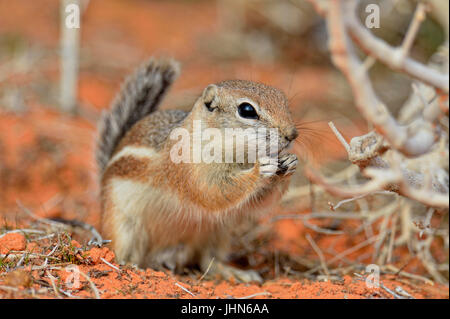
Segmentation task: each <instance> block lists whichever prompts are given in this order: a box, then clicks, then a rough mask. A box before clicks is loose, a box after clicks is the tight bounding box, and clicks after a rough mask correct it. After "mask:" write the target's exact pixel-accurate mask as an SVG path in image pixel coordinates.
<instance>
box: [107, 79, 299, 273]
mask: <svg viewBox="0 0 450 319" xmlns="http://www.w3.org/2000/svg"><path fill="white" fill-rule="evenodd" d="M242 99H245V100H246V101H247V100H248V101H250V102H251V103H256V104H257V105H255V107H256V108H258V114H259V117H260V118H259V120H258V121H253V122H249V121H246V120H239V118H236V116H237V115H236V109H237V105H238V104H239V103H240V102H239V101H240V100H242ZM206 105H208V106H209V108H208V107H206ZM194 120H201V122H202V123H203V124H202V125H204V126H205V127H211V128H219V129H223V128H227V127H230V128H237V127H239V128H247V127H265V128H277V129H278V130H279V132H280V134H281V136H282V137H283V138H282V139H281V142H280V147H281V149H284V148H285V147H287V146H288V145H289V142H290V141H292V139H293V138H295V137H296V134H297V132H296V130H295V125H294V124H293V122H292V120H291V116H290V114H289V110H288V107H287V100H286V97H285V96H284V94H283V93H282V92H280V91H279V90H277V89H275V88H272V87H269V86H267V85H264V84H260V83H254V82H249V81H241V80H236V81H225V82H221V83H219V84H217V85H212V86H209V87H208V88H207V89H205V91H204V93H203V95H202V96H201V97H200V98H199V99H198V100H197V102H196V103H195V105H194V107H193V109H192V111H191V112H190V113H185V112H182V111H177V110H172V111H153V113H151V114H149V115H146V116H145V117H143V118H142V119H140V120H139V121H137V122H136V123H135V124H134V125H133V126H132V127H131V128H130V129H129V130H128V131H127V132H126V133H125V134H124V136H123V137H122V138H121V139H120V140H119V141H118V143H117V146H116V147H115V149H114V150H113V152H112V154H111V156H110V159H109V163H108V164H107V165H106V166H105V170H104V173H103V175H102V179H101V185H102V211H103V214H102V225H103V232H104V234H105V236H107V238H108V239H111V240H112V246H113V248H114V250H115V251H116V255H117V257H118V259H119V260H121V261H124V262H131V263H136V264H138V265H140V266H143V267H146V266H151V267H169V268H173V269H175V270H177V269H182V268H183V267H184V266H185V265H189V264H192V263H198V264H200V266H201V267H203V268H204V267H205V266H207V265H208V262H207V261H208V260H210V259H211V258H212V257H217V258H218V261H219V262H220V261H222V260H223V259H224V258H225V256H226V251H227V247H228V241H229V230H230V228H231V227H233V225H236V223H239V222H241V221H242V220H243V219H246V218H249V217H252V216H256V215H257V213H258V212H260V211H262V210H267V209H268V208H270V206H271V205H272V204H273V203H275V202H276V201H277V200H278V199H279V198H280V197H281V195H282V194H283V192H284V191H285V190H286V188H287V186H288V182H289V178H288V177H289V176H286V175H284V173H282V172H281V171H280V172H277V173H275V174H274V175H273V176H263V175H262V171H261V167H262V166H261V165H262V164H260V163H259V162H257V163H256V164H239V163H211V164H206V163H179V164H176V163H174V162H172V160H171V159H170V156H169V153H170V149H171V147H172V146H173V145H174V143H175V142H176V141H172V140H170V139H169V138H168V136H169V134H170V132H171V131H172V130H173V129H174V128H177V127H182V128H185V129H187V130H188V131H190V132H191V133H192V130H193V121H194ZM291 162H292V164H290V165H291V167H290V168H291V169H295V166H292V165H296V160H295V161H291ZM280 165H281V164H280ZM290 172H291V171H290ZM228 270H229V269H228ZM251 278H254V277H251Z"/></svg>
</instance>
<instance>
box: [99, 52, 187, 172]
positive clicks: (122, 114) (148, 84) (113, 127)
mask: <svg viewBox="0 0 450 319" xmlns="http://www.w3.org/2000/svg"><path fill="white" fill-rule="evenodd" d="M178 73H179V65H178V63H177V62H176V61H175V60H172V59H155V58H151V59H150V60H149V61H147V62H146V63H144V64H143V65H142V66H140V67H139V68H138V69H137V70H136V71H135V73H134V74H133V75H131V76H130V77H129V78H127V79H126V81H125V82H124V84H123V85H122V88H121V90H120V92H119V94H118V95H117V96H116V98H115V99H114V101H113V103H112V106H111V108H110V110H109V111H106V112H104V113H103V114H102V118H101V120H100V124H99V137H98V142H97V150H96V159H97V164H98V167H99V169H100V172H101V173H102V172H103V171H104V169H105V167H106V164H107V163H108V161H109V159H110V158H111V155H112V153H113V152H114V149H115V148H116V146H117V144H118V143H119V141H120V139H121V138H122V137H123V136H124V135H125V133H126V132H127V131H128V130H129V129H130V128H131V126H133V124H135V123H136V122H137V121H139V120H140V119H141V118H143V117H145V116H146V115H148V114H150V113H152V112H153V111H155V110H156V109H157V107H158V105H159V103H160V102H161V100H162V98H163V96H164V94H165V93H166V92H167V90H168V88H169V87H170V85H171V84H172V83H173V81H174V80H175V79H176V78H177V76H178Z"/></svg>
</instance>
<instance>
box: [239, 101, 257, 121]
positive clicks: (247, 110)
mask: <svg viewBox="0 0 450 319" xmlns="http://www.w3.org/2000/svg"><path fill="white" fill-rule="evenodd" d="M238 112H239V115H240V116H241V117H243V118H245V119H254V120H257V119H258V118H259V116H258V113H256V110H255V108H254V107H253V106H252V105H251V104H250V103H246V102H244V103H241V104H239V106H238Z"/></svg>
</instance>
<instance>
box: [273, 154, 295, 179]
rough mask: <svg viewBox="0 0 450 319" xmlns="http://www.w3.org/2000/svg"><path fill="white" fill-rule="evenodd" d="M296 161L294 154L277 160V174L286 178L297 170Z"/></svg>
mask: <svg viewBox="0 0 450 319" xmlns="http://www.w3.org/2000/svg"><path fill="white" fill-rule="evenodd" d="M297 164H298V159H297V155H295V154H286V155H283V156H281V157H280V158H279V161H278V170H277V174H278V175H282V176H286V175H291V174H293V173H294V172H295V169H296V168H297Z"/></svg>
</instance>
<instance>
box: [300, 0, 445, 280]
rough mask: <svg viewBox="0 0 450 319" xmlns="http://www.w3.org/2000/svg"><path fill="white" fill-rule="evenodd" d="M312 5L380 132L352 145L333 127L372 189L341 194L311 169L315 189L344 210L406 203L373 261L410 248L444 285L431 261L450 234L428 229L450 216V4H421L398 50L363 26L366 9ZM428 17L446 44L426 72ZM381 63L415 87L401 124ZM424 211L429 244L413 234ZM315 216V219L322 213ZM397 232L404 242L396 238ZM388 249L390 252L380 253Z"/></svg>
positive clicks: (384, 226) (352, 3) (426, 0)
mask: <svg viewBox="0 0 450 319" xmlns="http://www.w3.org/2000/svg"><path fill="white" fill-rule="evenodd" d="M309 1H310V2H311V3H312V4H313V5H314V7H315V8H316V10H317V12H318V13H319V14H320V15H322V16H323V17H324V18H325V19H326V23H327V30H328V34H329V42H328V45H329V49H330V53H331V55H332V60H333V62H334V64H335V65H336V66H337V68H338V69H339V70H340V71H341V72H342V73H343V74H344V75H345V77H346V78H347V80H348V82H349V84H350V86H351V89H352V92H353V95H354V98H355V105H356V107H357V109H358V111H359V112H360V114H361V115H362V116H363V117H364V118H365V119H366V120H367V122H368V123H369V125H371V126H372V127H373V128H374V131H371V132H369V133H367V134H365V135H362V136H358V137H354V138H352V139H351V141H350V142H347V141H346V139H345V138H344V137H343V136H342V135H341V133H340V132H339V130H338V129H337V128H336V127H335V126H334V124H333V123H331V122H330V123H329V125H330V128H331V130H332V131H333V132H334V134H335V135H336V137H337V139H338V140H339V141H340V143H341V144H342V145H343V147H344V148H345V150H346V151H347V154H348V159H349V160H350V161H351V162H352V164H355V165H356V166H357V167H358V168H359V171H360V172H361V174H362V176H363V177H364V178H366V179H367V180H366V181H364V182H362V183H361V182H360V183H359V184H358V183H353V184H352V183H349V185H350V184H351V185H350V186H342V185H337V184H336V181H335V182H331V181H330V180H329V179H327V178H325V177H323V176H322V175H321V174H319V173H318V172H316V171H313V170H312V169H309V168H307V169H305V173H306V175H307V177H308V178H309V179H310V180H311V181H312V182H313V183H314V184H317V185H319V186H320V187H322V188H323V189H324V190H325V191H327V192H328V193H330V194H331V195H334V196H337V197H341V198H346V199H348V200H345V201H343V202H345V203H346V202H351V201H353V200H359V201H364V198H365V197H366V196H368V195H375V194H378V193H379V192H380V191H388V192H392V193H397V194H399V195H401V196H399V197H398V198H396V199H395V200H396V202H398V203H399V206H398V207H399V208H400V209H395V210H393V211H390V212H389V213H386V214H384V217H383V221H382V223H381V226H380V227H381V228H380V234H382V236H381V235H378V236H379V237H380V238H379V239H377V240H376V241H375V246H376V247H375V248H376V256H374V258H375V259H376V261H377V262H380V263H381V264H384V262H385V261H387V262H388V263H390V262H391V257H392V250H393V249H394V247H397V246H399V245H402V244H407V246H408V248H409V250H410V252H411V253H412V255H413V256H414V255H415V256H416V257H418V258H419V260H421V262H422V264H423V265H424V267H425V268H426V269H427V271H428V273H429V274H430V275H431V277H433V279H434V280H435V281H437V282H445V281H446V279H445V278H444V277H443V276H442V274H441V273H440V270H442V269H443V270H444V271H447V273H448V264H447V265H438V264H437V261H436V260H434V258H433V256H432V255H431V252H430V246H431V243H432V242H433V240H434V238H435V237H436V236H442V239H443V242H444V244H445V245H446V247H448V229H444V230H442V229H440V230H435V231H434V232H433V231H429V227H430V220H431V217H432V215H433V212H434V211H441V212H442V211H443V210H445V211H446V212H447V214H446V215H442V216H446V217H445V218H448V207H449V176H448V169H449V164H448V161H449V148H448V141H449V137H448V136H449V132H448V129H449V128H448V108H449V107H448V92H449V32H448V20H449V16H448V2H446V1H435V0H423V1H416V3H417V7H416V10H415V12H414V14H413V17H412V20H411V22H410V25H409V28H408V30H407V32H406V34H405V37H404V39H403V41H402V43H401V45H400V46H398V47H393V46H391V45H389V44H388V43H386V42H385V41H384V40H382V39H380V38H378V37H376V36H375V35H374V34H373V33H372V32H371V31H370V30H369V29H367V28H366V27H365V26H364V25H363V24H362V23H361V21H360V18H359V16H358V10H359V9H360V8H358V4H359V1H357V0H331V1H324V0H309ZM428 13H429V14H431V15H433V17H434V18H435V20H437V22H438V23H439V24H440V25H441V26H442V28H443V30H444V32H445V35H446V40H445V41H444V43H443V44H442V45H441V46H440V47H439V48H438V50H437V51H436V52H435V53H434V55H433V56H432V57H431V59H430V61H429V63H428V64H426V65H425V64H422V63H420V62H418V61H416V60H414V59H413V58H411V57H410V56H409V53H410V50H411V47H412V45H413V43H414V40H415V37H416V35H417V34H418V30H419V28H420V25H421V23H422V22H423V21H424V20H425V18H426V14H428ZM358 49H360V50H362V51H363V52H364V53H366V54H367V58H366V60H365V61H364V60H361V58H360V52H358ZM376 60H377V61H379V62H381V63H382V64H385V65H386V66H388V67H390V68H391V69H392V70H394V71H397V72H400V73H403V74H405V75H407V76H409V77H410V78H411V79H412V84H411V85H412V93H411V95H410V97H409V98H408V100H407V102H406V103H405V104H404V105H403V106H402V108H401V109H400V112H399V117H398V119H396V118H395V117H394V116H393V115H392V114H391V112H390V111H389V109H388V107H387V106H386V105H385V104H384V103H383V102H382V101H381V99H380V98H379V97H378V95H377V93H376V92H375V90H374V88H373V85H372V82H371V79H370V77H369V74H368V70H369V68H370V67H371V66H372V65H373V62H374V61H376ZM340 182H342V181H340ZM417 203H421V204H423V205H424V206H425V207H428V208H426V211H427V213H426V216H427V217H426V218H425V221H424V224H426V225H425V227H426V228H427V232H429V235H430V236H427V238H426V239H421V238H420V237H421V236H416V233H419V232H420V233H421V234H422V233H423V229H422V230H421V229H419V228H418V227H414V224H413V223H412V217H411V215H412V208H413V207H416V206H417ZM330 206H331V207H333V206H332V205H330ZM336 206H339V205H336ZM386 208H387V206H386V207H384V208H383V209H384V210H386ZM383 209H382V210H383ZM349 214H350V215H349ZM310 215H314V216H315V215H317V213H311V214H310ZM329 215H333V213H330V214H329ZM340 215H342V214H341V213H335V214H334V216H335V218H340V217H339V216H340ZM344 215H345V216H347V215H348V216H353V215H358V214H357V213H345V214H344ZM371 215H372V216H373V214H371ZM330 217H331V216H330ZM371 220H373V218H371ZM441 220H442V219H441ZM397 223H398V224H399V227H398V228H399V229H397V227H396V226H397ZM368 225H370V223H369V224H368ZM416 225H417V224H416ZM366 226H367V224H366ZM366 226H364V227H366ZM397 232H399V233H400V235H399V236H396V235H397V234H396V233H397ZM377 238H378V237H377ZM383 242H386V243H387V244H384V246H381V245H382V244H383ZM332 261H333V260H330V261H328V262H327V264H330V263H331V262H332ZM388 266H392V265H388ZM441 266H442V267H441ZM392 267H393V266H392ZM400 270H401V269H400ZM400 270H399V272H400Z"/></svg>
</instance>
